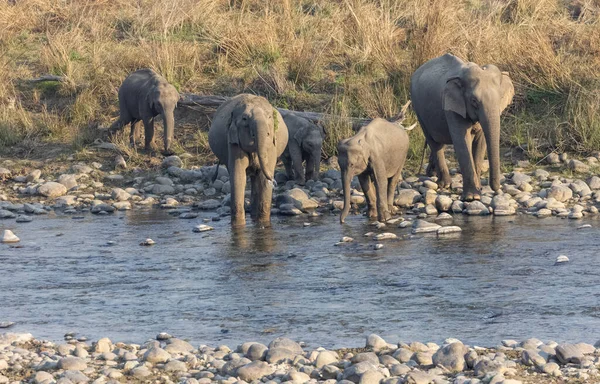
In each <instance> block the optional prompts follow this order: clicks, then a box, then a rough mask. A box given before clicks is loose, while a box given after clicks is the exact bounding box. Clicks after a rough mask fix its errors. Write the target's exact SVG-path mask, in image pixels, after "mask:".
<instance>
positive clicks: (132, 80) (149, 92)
mask: <svg viewBox="0 0 600 384" xmlns="http://www.w3.org/2000/svg"><path fill="white" fill-rule="evenodd" d="M177 101H179V93H178V92H177V90H176V89H175V87H174V86H172V85H171V84H169V82H168V81H167V80H166V79H165V78H164V77H162V76H161V75H159V74H158V73H156V72H154V71H153V70H152V69H150V68H144V69H140V70H137V71H135V72H133V73H131V74H130V75H129V76H127V78H126V79H125V80H124V81H123V84H121V88H119V119H118V120H117V121H116V122H115V123H114V124H113V125H112V126H111V127H110V132H111V133H113V134H114V133H115V132H116V131H119V130H121V129H123V127H124V126H125V125H127V124H131V132H130V134H129V141H130V144H131V146H132V147H135V142H136V139H137V136H138V125H139V122H140V121H142V122H143V123H144V141H145V148H146V150H148V151H150V150H153V149H154V148H153V143H154V118H155V117H156V116H158V115H160V116H161V117H162V119H163V125H164V153H165V154H170V153H171V150H170V149H171V144H172V143H173V136H174V132H175V118H174V115H173V111H174V110H175V107H176V106H177Z"/></svg>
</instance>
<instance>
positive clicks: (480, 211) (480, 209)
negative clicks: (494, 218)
mask: <svg viewBox="0 0 600 384" xmlns="http://www.w3.org/2000/svg"><path fill="white" fill-rule="evenodd" d="M466 210H467V215H469V216H485V215H489V214H490V211H489V209H487V207H486V206H485V205H483V203H482V202H481V201H472V202H470V203H466Z"/></svg>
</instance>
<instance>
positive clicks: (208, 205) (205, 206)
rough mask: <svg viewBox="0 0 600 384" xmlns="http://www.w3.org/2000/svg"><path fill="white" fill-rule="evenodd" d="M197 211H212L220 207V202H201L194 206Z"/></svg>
mask: <svg viewBox="0 0 600 384" xmlns="http://www.w3.org/2000/svg"><path fill="white" fill-rule="evenodd" d="M196 206H197V207H198V208H199V209H202V210H214V209H217V208H219V207H220V206H221V202H220V201H218V200H215V199H210V200H206V201H202V202H200V203H198V204H197V205H196Z"/></svg>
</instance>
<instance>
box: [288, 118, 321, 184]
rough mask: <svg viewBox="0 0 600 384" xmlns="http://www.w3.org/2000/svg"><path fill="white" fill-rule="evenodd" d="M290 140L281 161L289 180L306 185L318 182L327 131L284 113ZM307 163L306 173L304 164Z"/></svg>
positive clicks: (303, 119) (306, 120)
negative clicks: (308, 182) (311, 181)
mask: <svg viewBox="0 0 600 384" xmlns="http://www.w3.org/2000/svg"><path fill="white" fill-rule="evenodd" d="M283 120H284V121H285V125H286V126H287V128H288V133H289V137H290V139H289V140H288V145H287V147H285V151H284V152H283V155H282V156H281V160H282V161H283V164H284V165H285V172H286V173H287V177H288V179H289V180H294V181H295V182H296V184H299V185H304V184H305V182H306V181H308V180H318V178H319V168H320V166H321V148H322V147H323V139H324V138H325V131H324V130H323V128H322V127H321V126H320V125H317V124H314V123H313V122H311V121H310V120H308V119H305V118H303V117H300V116H298V115H296V114H294V113H293V112H285V113H283ZM304 161H306V173H305V172H303V170H302V163H303V162H304Z"/></svg>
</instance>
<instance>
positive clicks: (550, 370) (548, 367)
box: [540, 363, 560, 376]
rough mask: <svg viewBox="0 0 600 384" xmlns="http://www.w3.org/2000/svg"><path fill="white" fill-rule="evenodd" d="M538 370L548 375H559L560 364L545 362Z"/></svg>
mask: <svg viewBox="0 0 600 384" xmlns="http://www.w3.org/2000/svg"><path fill="white" fill-rule="evenodd" d="M540 371H541V372H542V373H545V374H548V375H552V376H559V375H560V366H559V365H558V364H556V363H546V364H544V366H542V367H541V369H540Z"/></svg>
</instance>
